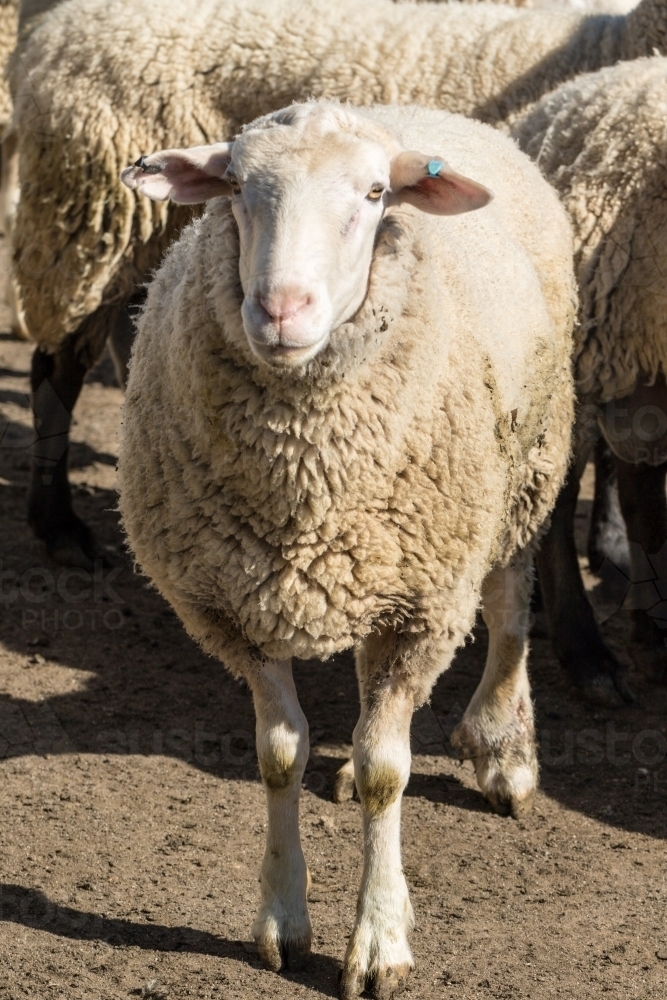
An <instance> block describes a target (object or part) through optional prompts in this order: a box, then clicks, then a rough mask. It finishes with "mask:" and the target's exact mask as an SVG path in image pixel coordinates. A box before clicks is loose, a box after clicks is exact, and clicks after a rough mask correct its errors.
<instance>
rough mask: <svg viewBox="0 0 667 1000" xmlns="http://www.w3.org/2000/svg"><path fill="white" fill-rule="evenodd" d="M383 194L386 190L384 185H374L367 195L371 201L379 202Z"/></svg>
mask: <svg viewBox="0 0 667 1000" xmlns="http://www.w3.org/2000/svg"><path fill="white" fill-rule="evenodd" d="M383 194H384V188H383V187H382V185H381V184H374V185H373V187H372V188H371V189H370V191H369V192H368V194H367V195H366V197H367V198H368V200H369V201H379V200H380V198H381V197H382V195H383Z"/></svg>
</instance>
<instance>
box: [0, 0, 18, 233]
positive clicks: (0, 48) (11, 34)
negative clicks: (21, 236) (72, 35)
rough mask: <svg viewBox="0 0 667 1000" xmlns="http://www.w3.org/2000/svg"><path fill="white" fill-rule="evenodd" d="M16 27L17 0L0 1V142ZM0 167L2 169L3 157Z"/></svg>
mask: <svg viewBox="0 0 667 1000" xmlns="http://www.w3.org/2000/svg"><path fill="white" fill-rule="evenodd" d="M17 26H18V0H0V141H1V140H2V136H3V134H4V131H5V129H6V128H7V125H8V123H9V119H10V118H11V114H12V100H11V96H10V93H9V84H8V82H7V80H6V79H5V66H6V65H7V60H8V59H9V56H10V55H11V53H12V52H13V51H14V46H15V45H16V31H17ZM2 165H3V167H4V157H3V164H2ZM0 227H2V228H1V231H2V232H3V233H4V232H6V231H7V229H6V225H5V217H4V211H2V210H0Z"/></svg>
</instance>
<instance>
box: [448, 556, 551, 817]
mask: <svg viewBox="0 0 667 1000" xmlns="http://www.w3.org/2000/svg"><path fill="white" fill-rule="evenodd" d="M531 584H532V574H531V570H530V562H529V559H528V557H527V555H526V554H525V553H521V554H520V555H519V556H518V557H517V559H516V561H515V562H514V563H513V564H511V565H510V566H508V567H507V568H506V569H498V570H493V571H492V572H491V573H490V574H489V575H488V577H487V578H486V580H485V582H484V588H483V593H482V599H483V605H482V615H483V617H484V622H485V623H486V626H487V628H488V630H489V648H488V653H487V658H486V666H485V668H484V674H483V676H482V680H481V681H480V683H479V686H478V687H477V690H476V691H475V693H474V695H473V697H472V700H471V702H470V704H469V705H468V708H467V709H466V711H465V713H464V716H463V718H462V720H461V722H460V723H459V725H458V726H457V727H456V729H455V730H454V732H453V733H452V737H451V742H452V745H453V746H454V747H455V749H456V750H457V751H458V753H459V755H460V756H461V758H462V759H464V760H472V762H473V763H474V765H475V772H476V774H477V782H478V784H479V787H480V788H481V790H482V792H483V793H484V795H485V797H486V799H487V800H488V802H489V803H490V804H491V806H492V808H493V809H494V810H495V811H496V812H499V813H501V814H503V815H507V814H508V813H511V814H512V815H513V816H520V815H522V814H524V813H526V812H528V811H529V810H530V808H531V806H532V801H533V796H534V793H535V788H536V787H537V755H536V752H535V729H534V725H533V706H532V702H531V699H530V683H529V681H528V671H527V668H526V664H527V659H528V624H529V621H528V618H529V614H528V605H529V601H530V591H531V589H532V586H531Z"/></svg>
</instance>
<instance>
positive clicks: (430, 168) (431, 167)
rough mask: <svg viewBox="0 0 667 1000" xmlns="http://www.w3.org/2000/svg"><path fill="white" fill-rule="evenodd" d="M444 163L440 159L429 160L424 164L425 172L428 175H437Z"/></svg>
mask: <svg viewBox="0 0 667 1000" xmlns="http://www.w3.org/2000/svg"><path fill="white" fill-rule="evenodd" d="M444 165H445V164H444V163H443V162H442V160H429V162H428V163H427V164H426V173H427V174H428V175H429V177H437V176H438V174H439V173H440V171H441V170H442V168H443V167H444Z"/></svg>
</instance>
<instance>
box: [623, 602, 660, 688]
mask: <svg viewBox="0 0 667 1000" xmlns="http://www.w3.org/2000/svg"><path fill="white" fill-rule="evenodd" d="M664 636H665V633H664V632H663V630H662V629H661V628H660V627H659V626H658V625H657V623H656V621H655V619H653V618H651V616H650V615H649V614H647V612H646V611H633V612H632V642H631V644H630V646H629V647H628V653H629V654H630V658H631V659H632V662H633V663H634V665H635V667H636V668H637V670H639V671H640V672H641V673H642V674H643V675H644V676H645V677H646V678H647V679H648V680H650V681H654V682H655V683H657V684H665V683H667V649H665V638H664Z"/></svg>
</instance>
